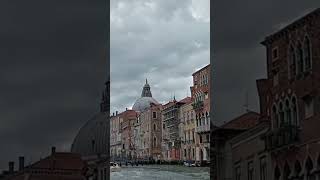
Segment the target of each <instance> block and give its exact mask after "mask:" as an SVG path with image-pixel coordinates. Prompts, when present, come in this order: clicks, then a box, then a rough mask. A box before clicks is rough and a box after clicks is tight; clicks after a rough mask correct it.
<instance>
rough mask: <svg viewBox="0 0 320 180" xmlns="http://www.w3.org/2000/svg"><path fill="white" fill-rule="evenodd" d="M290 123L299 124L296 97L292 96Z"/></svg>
mask: <svg viewBox="0 0 320 180" xmlns="http://www.w3.org/2000/svg"><path fill="white" fill-rule="evenodd" d="M291 109H292V124H293V125H294V126H299V122H298V111H297V101H296V98H295V97H293V98H292V108H291Z"/></svg>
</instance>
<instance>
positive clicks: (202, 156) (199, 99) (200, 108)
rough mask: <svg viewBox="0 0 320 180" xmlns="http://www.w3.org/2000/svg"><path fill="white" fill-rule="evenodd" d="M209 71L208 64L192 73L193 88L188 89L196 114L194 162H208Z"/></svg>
mask: <svg viewBox="0 0 320 180" xmlns="http://www.w3.org/2000/svg"><path fill="white" fill-rule="evenodd" d="M210 69H211V66H210V64H209V65H207V66H205V67H203V68H201V69H200V70H198V71H196V72H195V73H193V75H192V76H193V86H192V87H190V89H191V98H192V101H193V103H192V106H193V110H194V111H195V114H196V115H195V117H196V118H195V119H196V128H195V132H196V133H197V137H196V138H197V144H196V160H197V161H200V162H209V161H210V156H209V152H210V150H209V149H210Z"/></svg>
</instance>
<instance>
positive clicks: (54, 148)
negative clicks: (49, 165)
mask: <svg viewBox="0 0 320 180" xmlns="http://www.w3.org/2000/svg"><path fill="white" fill-rule="evenodd" d="M54 153H56V147H54V146H53V147H52V148H51V155H53V154H54Z"/></svg>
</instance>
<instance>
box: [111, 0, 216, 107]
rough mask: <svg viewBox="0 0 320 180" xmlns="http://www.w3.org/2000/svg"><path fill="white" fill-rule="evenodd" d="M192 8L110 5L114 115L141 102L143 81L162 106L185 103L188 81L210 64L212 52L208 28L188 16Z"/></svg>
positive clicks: (180, 3)
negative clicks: (173, 100) (170, 102)
mask: <svg viewBox="0 0 320 180" xmlns="http://www.w3.org/2000/svg"><path fill="white" fill-rule="evenodd" d="M191 2H192V1H189V0H188V1H184V0H175V1H148V0H139V1H130V2H128V1H113V2H112V4H113V7H115V9H111V16H112V17H111V19H112V23H111V25H113V26H112V28H111V79H112V82H113V83H112V82H111V84H112V85H111V110H112V111H116V110H119V109H120V110H124V109H125V107H128V106H129V108H130V107H131V105H132V104H133V103H134V101H135V99H137V98H138V97H139V96H140V94H141V88H142V86H143V84H144V81H145V78H148V79H149V82H150V85H151V89H152V92H153V96H154V97H155V98H156V99H157V100H158V101H159V102H162V103H164V102H166V101H168V100H170V98H171V97H172V96H173V94H174V93H175V94H176V97H177V98H184V97H185V96H186V95H187V93H186V92H187V91H190V86H191V85H192V81H191V80H192V78H191V75H192V73H193V72H194V71H195V69H196V68H200V67H203V66H205V65H207V64H208V63H209V54H208V53H207V52H209V47H210V42H209V33H210V28H209V23H208V22H203V21H199V20H197V19H196V18H194V17H193V16H192V12H191V6H192V3H191ZM206 2H207V4H209V1H206ZM204 8H208V6H207V7H204ZM128 10H129V11H130V13H129V12H128ZM197 44H200V46H197ZM189 95H190V93H189Z"/></svg>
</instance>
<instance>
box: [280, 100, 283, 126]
mask: <svg viewBox="0 0 320 180" xmlns="http://www.w3.org/2000/svg"><path fill="white" fill-rule="evenodd" d="M279 118H280V127H281V126H283V125H284V109H283V104H282V102H280V104H279Z"/></svg>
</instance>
